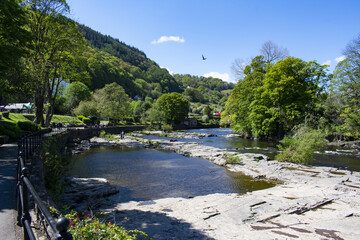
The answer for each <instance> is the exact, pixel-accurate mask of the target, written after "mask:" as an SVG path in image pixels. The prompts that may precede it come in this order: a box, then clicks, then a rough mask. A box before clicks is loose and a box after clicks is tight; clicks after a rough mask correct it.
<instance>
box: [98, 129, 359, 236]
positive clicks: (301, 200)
mask: <svg viewBox="0 0 360 240" xmlns="http://www.w3.org/2000/svg"><path fill="white" fill-rule="evenodd" d="M91 144H92V145H108V144H110V145H123V146H140V147H154V148H158V149H166V150H170V151H174V152H177V153H179V154H182V155H184V156H190V157H200V158H204V159H208V160H210V161H212V162H214V163H215V164H218V165H221V166H224V167H226V168H228V169H229V170H231V171H235V172H242V173H245V174H246V175H249V176H252V177H254V178H255V179H269V180H273V181H279V182H281V183H280V184H278V185H277V186H276V187H273V188H270V189H265V190H260V191H254V192H250V193H247V194H245V195H239V194H211V195H206V196H199V197H194V198H166V199H158V200H154V201H151V202H135V201H133V202H127V203H121V204H117V205H116V207H115V208H113V207H112V208H109V209H107V208H103V209H102V211H104V212H105V213H106V214H107V215H108V216H109V218H111V219H113V221H114V220H115V222H116V223H118V224H121V225H122V226H124V227H125V228H127V229H135V228H136V229H139V230H142V231H145V232H146V233H148V234H149V236H152V237H153V239H181V238H182V239H191V238H192V239H211V238H213V239H289V238H291V239H293V238H299V239H322V238H327V239H360V221H359V217H360V203H359V199H360V173H358V172H350V171H345V170H338V169H335V168H329V167H309V166H302V165H298V164H292V163H285V162H277V161H272V160H270V159H269V158H268V157H267V156H265V155H262V154H240V153H235V152H228V151H226V150H225V149H219V148H215V147H210V146H204V145H201V144H197V143H193V142H182V141H180V140H177V141H169V140H164V139H160V138H159V139H152V140H151V141H149V140H146V139H144V138H143V137H142V135H141V134H136V135H134V136H126V137H125V138H124V139H121V138H120V137H119V138H118V139H116V138H115V139H113V140H106V139H100V138H92V139H91ZM229 155H231V156H232V157H235V158H237V159H239V160H241V162H240V164H229V163H227V156H229Z"/></svg>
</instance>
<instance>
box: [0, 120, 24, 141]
mask: <svg viewBox="0 0 360 240" xmlns="http://www.w3.org/2000/svg"><path fill="white" fill-rule="evenodd" d="M21 134H22V131H21V129H20V128H19V126H18V125H17V124H16V122H10V121H3V120H0V135H5V136H8V137H9V138H11V139H12V140H14V139H17V138H19V137H20V136H21Z"/></svg>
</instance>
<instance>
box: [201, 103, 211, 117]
mask: <svg viewBox="0 0 360 240" xmlns="http://www.w3.org/2000/svg"><path fill="white" fill-rule="evenodd" d="M210 113H211V108H210V107H209V105H206V106H205V107H204V109H203V115H210Z"/></svg>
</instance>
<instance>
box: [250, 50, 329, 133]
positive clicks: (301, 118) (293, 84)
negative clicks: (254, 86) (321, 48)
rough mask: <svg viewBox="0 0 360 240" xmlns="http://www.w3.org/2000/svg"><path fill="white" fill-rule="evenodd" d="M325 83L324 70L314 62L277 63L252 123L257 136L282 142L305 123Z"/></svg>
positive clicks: (257, 98)
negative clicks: (269, 137)
mask: <svg viewBox="0 0 360 240" xmlns="http://www.w3.org/2000/svg"><path fill="white" fill-rule="evenodd" d="M324 81H326V73H325V67H324V66H321V65H319V64H318V63H316V62H315V61H312V62H305V61H303V60H301V59H298V58H293V57H288V58H286V59H285V60H280V61H278V62H277V63H276V64H275V65H274V66H273V67H272V68H271V69H270V70H269V71H268V72H267V73H266V75H265V78H264V81H263V85H262V86H261V87H260V88H259V89H258V91H257V95H256V96H255V100H254V101H253V102H252V103H251V104H250V112H251V113H250V119H251V120H252V122H253V123H254V124H253V130H254V132H255V135H256V136H274V137H277V138H282V137H283V136H284V135H285V134H286V133H287V132H289V131H290V130H291V129H292V128H293V127H294V126H296V125H298V124H300V123H303V122H305V119H306V116H307V114H308V113H311V111H312V108H314V102H315V101H316V100H317V99H318V98H319V97H320V94H321V92H322V90H323V89H322V88H321V87H320V86H321V84H322V83H323V82H324Z"/></svg>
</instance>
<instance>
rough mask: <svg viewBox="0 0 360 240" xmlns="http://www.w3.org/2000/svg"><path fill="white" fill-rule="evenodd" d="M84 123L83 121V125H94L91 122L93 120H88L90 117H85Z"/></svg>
mask: <svg viewBox="0 0 360 240" xmlns="http://www.w3.org/2000/svg"><path fill="white" fill-rule="evenodd" d="M82 121H83V123H85V124H87V125H89V124H91V123H92V122H91V119H90V118H88V117H83V119H82Z"/></svg>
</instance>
